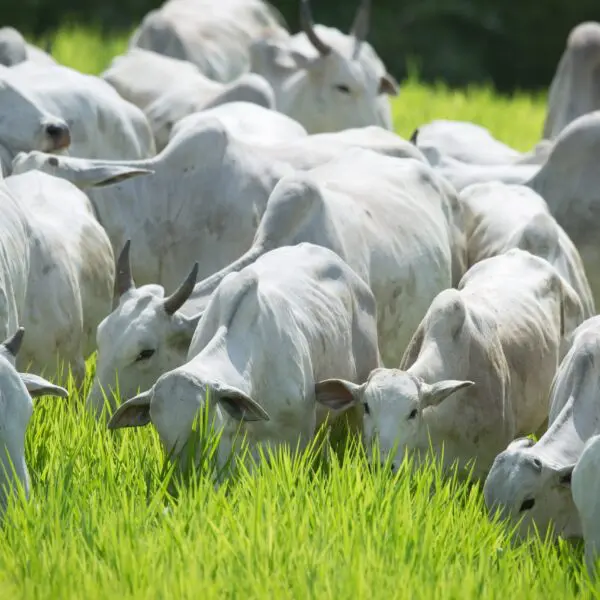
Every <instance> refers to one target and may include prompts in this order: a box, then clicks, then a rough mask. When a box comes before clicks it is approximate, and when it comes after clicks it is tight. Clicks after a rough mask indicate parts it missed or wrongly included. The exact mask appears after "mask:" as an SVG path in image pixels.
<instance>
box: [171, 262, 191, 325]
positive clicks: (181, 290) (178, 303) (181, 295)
mask: <svg viewBox="0 0 600 600" xmlns="http://www.w3.org/2000/svg"><path fill="white" fill-rule="evenodd" d="M197 277H198V263H194V266H193V268H192V270H191V272H190V274H189V275H188V276H187V279H186V280H185V281H184V282H183V283H182V284H181V285H180V286H179V287H178V288H177V289H176V290H175V291H174V292H173V293H172V294H171V295H170V296H169V297H168V298H165V301H164V307H165V312H166V313H167V314H168V315H172V314H174V313H176V312H177V311H178V310H179V309H180V308H181V307H182V306H183V304H184V302H185V301H186V300H187V299H188V298H189V297H190V296H191V295H192V292H193V291H194V286H195V285H196V278H197Z"/></svg>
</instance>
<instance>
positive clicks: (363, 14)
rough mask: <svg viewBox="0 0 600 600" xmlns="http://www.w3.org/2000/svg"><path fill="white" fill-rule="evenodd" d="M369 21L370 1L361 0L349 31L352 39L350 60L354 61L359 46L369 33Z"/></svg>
mask: <svg viewBox="0 0 600 600" xmlns="http://www.w3.org/2000/svg"><path fill="white" fill-rule="evenodd" d="M370 21H371V0H362V2H361V3H360V5H359V6H358V9H357V11H356V16H355V17H354V23H353V24H352V29H351V30H350V35H351V36H352V37H353V38H354V52H353V54H352V58H354V59H355V60H356V58H357V57H358V53H359V52H360V46H361V44H362V43H363V42H364V40H365V39H366V37H367V34H368V33H369V25H370Z"/></svg>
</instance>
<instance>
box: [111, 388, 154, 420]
mask: <svg viewBox="0 0 600 600" xmlns="http://www.w3.org/2000/svg"><path fill="white" fill-rule="evenodd" d="M151 400H152V389H150V390H148V391H146V392H142V393H141V394H138V395H137V396H134V397H133V398H131V399H129V400H127V401H126V402H123V404H121V406H119V408H117V410H116V411H115V412H114V414H113V416H112V417H111V419H110V421H109V422H108V428H109V429H121V428H123V427H144V425H148V423H150V402H151Z"/></svg>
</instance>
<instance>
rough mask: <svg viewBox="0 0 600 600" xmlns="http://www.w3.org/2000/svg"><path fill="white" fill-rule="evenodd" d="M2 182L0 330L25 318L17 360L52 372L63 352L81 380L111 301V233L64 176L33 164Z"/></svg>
mask: <svg viewBox="0 0 600 600" xmlns="http://www.w3.org/2000/svg"><path fill="white" fill-rule="evenodd" d="M0 188H1V193H0V205H1V210H2V216H3V219H2V236H5V238H6V244H7V245H6V246H5V247H3V249H2V253H3V261H2V262H3V263H4V264H2V266H1V267H0V269H1V270H2V272H3V275H6V277H5V278H3V283H2V290H3V292H2V295H3V296H4V301H3V302H2V304H3V309H2V311H1V313H0V334H1V335H4V336H6V335H7V332H9V331H11V330H12V331H14V329H15V328H16V324H23V325H24V326H25V327H26V328H27V331H28V335H27V338H26V339H25V342H24V344H23V349H22V351H21V353H20V354H19V361H20V366H22V367H23V368H25V367H27V366H28V365H31V366H32V368H33V369H34V370H36V371H39V372H44V373H45V374H46V376H49V377H55V376H56V374H57V373H58V372H60V364H58V362H57V359H62V360H64V361H66V363H67V364H66V366H67V367H71V369H72V372H73V375H74V376H75V378H76V381H77V383H79V384H80V383H82V382H83V380H84V378H85V358H86V357H87V356H89V355H90V354H91V353H92V352H93V351H94V349H95V344H94V341H95V333H96V328H97V327H98V324H99V323H100V321H101V320H102V319H103V318H104V317H105V316H106V315H107V314H108V313H109V312H110V308H111V295H112V289H113V281H114V258H113V253H112V248H111V246H110V241H109V239H108V237H107V235H106V233H105V232H104V230H103V228H102V227H101V226H100V224H99V223H98V222H97V220H96V218H95V216H94V211H93V208H92V206H91V204H90V202H89V200H88V199H87V197H86V196H85V194H84V193H83V192H81V191H80V190H78V189H77V188H76V187H75V186H73V185H72V184H70V183H69V182H68V181H64V180H62V179H59V178H57V177H52V176H51V175H47V174H45V173H41V172H39V171H31V172H28V173H24V174H22V175H13V176H10V177H8V178H6V179H4V180H2V182H1V183H0ZM11 289H12V290H13V292H10V290H11ZM14 290H18V295H17V294H15V293H14Z"/></svg>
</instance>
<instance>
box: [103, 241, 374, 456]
mask: <svg viewBox="0 0 600 600" xmlns="http://www.w3.org/2000/svg"><path fill="white" fill-rule="evenodd" d="M375 312H376V309H375V301H374V298H373V295H372V293H371V292H370V290H369V288H368V287H367V285H366V284H365V283H364V282H363V281H362V280H361V279H360V278H359V277H358V276H357V275H356V274H355V273H354V272H353V271H352V270H351V269H350V268H349V267H348V266H347V265H346V264H345V263H344V261H342V260H341V259H340V258H339V256H337V255H336V254H334V253H333V252H331V251H330V250H327V249H325V248H321V247H318V246H313V245H312V244H299V245H297V246H293V247H286V248H279V249H276V250H273V251H272V252H269V253H267V254H265V255H264V256H262V257H261V258H260V259H259V260H257V261H256V262H255V263H254V264H253V265H251V266H248V267H246V268H245V269H243V270H242V271H241V272H239V273H234V274H231V275H229V276H228V277H227V278H226V279H225V280H223V282H222V283H221V284H220V285H219V287H218V289H217V290H216V292H215V294H214V295H213V297H212V299H211V301H210V304H209V306H208V307H207V310H206V313H205V314H204V315H203V317H202V319H201V321H200V323H199V325H198V328H197V330H196V334H195V336H194V339H193V341H192V345H191V347H190V353H189V362H187V363H186V364H185V365H183V366H181V367H179V368H178V369H175V370H173V371H171V372H169V373H166V374H165V375H163V376H162V377H161V378H160V379H159V380H158V381H157V382H156V384H155V385H154V386H153V387H152V388H151V389H150V390H149V391H148V392H145V393H142V394H140V395H139V396H137V397H136V398H134V399H132V400H129V401H127V402H126V403H124V404H123V405H122V406H121V407H120V408H119V409H118V410H117V411H116V412H115V414H114V415H113V417H112V419H111V421H110V423H109V427H110V428H112V429H114V428H118V427H126V426H139V425H145V424H147V423H149V422H152V424H153V425H154V426H155V428H156V430H157V431H158V434H159V436H160V439H161V441H162V443H163V446H164V447H165V450H166V451H167V452H169V453H172V456H175V457H181V456H182V455H183V454H184V450H185V447H186V444H187V442H188V440H189V438H190V435H191V433H192V425H193V421H194V418H195V416H196V415H197V413H198V411H199V409H201V407H202V406H203V405H204V403H205V400H206V397H207V393H209V394H210V397H211V399H212V400H213V401H215V404H214V405H212V406H211V410H212V414H214V416H215V419H216V428H217V430H218V431H221V432H222V436H221V438H220V441H219V453H218V454H219V462H220V463H221V464H223V463H224V461H225V460H226V459H227V458H228V456H229V455H230V453H231V451H234V452H235V450H236V448H237V443H235V441H236V440H235V438H236V436H239V435H246V436H247V437H246V439H247V441H248V442H249V444H250V449H251V451H252V455H253V456H254V457H255V458H258V448H259V447H263V448H265V447H269V448H272V449H276V448H277V447H279V446H288V447H289V448H290V449H291V450H292V451H293V450H295V449H296V448H299V449H300V450H302V449H303V448H305V447H306V445H307V444H308V442H309V441H310V440H311V438H312V437H313V435H314V433H315V429H316V426H317V425H318V424H319V423H320V422H322V420H323V417H324V415H323V414H322V413H321V414H320V415H318V414H317V404H316V402H315V385H316V384H317V383H318V382H319V381H320V380H321V379H326V378H328V377H332V376H333V375H335V374H342V373H343V374H345V376H346V377H347V378H348V379H349V380H350V381H356V380H360V379H361V378H363V377H366V376H367V374H368V373H369V371H370V370H371V369H373V368H374V367H376V366H378V364H379V353H378V350H377V334H376V325H375Z"/></svg>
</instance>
